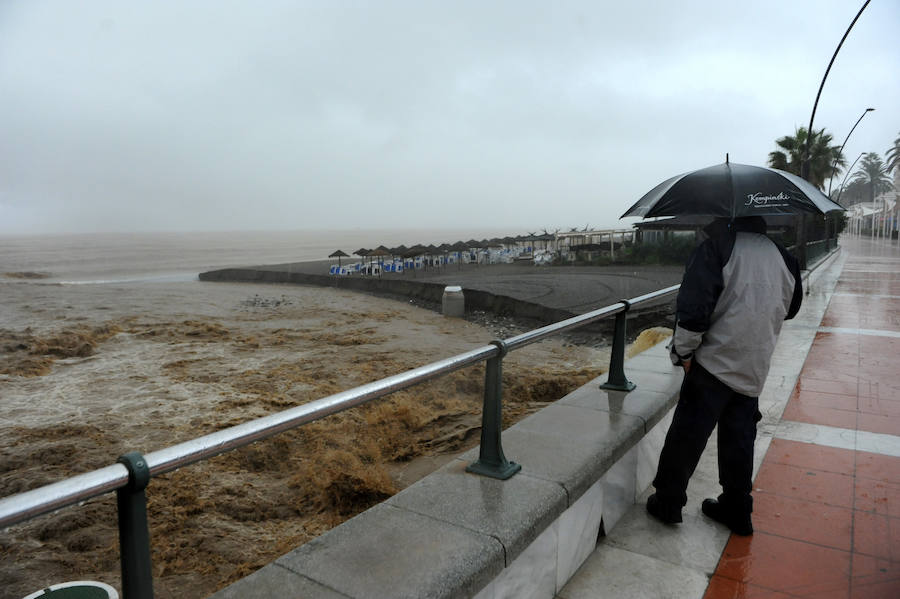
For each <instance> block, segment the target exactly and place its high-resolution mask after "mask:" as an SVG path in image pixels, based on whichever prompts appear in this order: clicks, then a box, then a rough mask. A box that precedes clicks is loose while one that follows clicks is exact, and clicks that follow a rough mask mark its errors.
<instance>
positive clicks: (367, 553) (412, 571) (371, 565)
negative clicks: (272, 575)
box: [275, 503, 505, 599]
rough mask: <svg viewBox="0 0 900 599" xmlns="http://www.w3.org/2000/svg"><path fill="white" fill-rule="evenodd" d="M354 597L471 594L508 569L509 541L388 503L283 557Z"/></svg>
mask: <svg viewBox="0 0 900 599" xmlns="http://www.w3.org/2000/svg"><path fill="white" fill-rule="evenodd" d="M275 563H276V564H277V565H279V566H281V567H283V568H287V569H288V570H290V571H291V572H293V573H295V574H298V575H301V576H304V577H306V578H309V579H310V580H313V581H316V582H317V583H319V584H321V585H323V586H324V587H326V588H329V589H334V590H335V591H337V592H339V593H343V594H344V595H346V596H348V597H352V598H354V599H364V598H373V599H382V598H384V597H391V598H395V599H403V598H409V599H413V598H419V597H435V598H442V597H446V598H450V597H470V596H472V595H474V594H475V593H476V592H478V591H479V590H480V589H481V588H482V587H484V586H486V585H487V584H488V583H489V582H490V581H491V580H493V578H494V577H495V576H497V575H498V574H499V573H500V571H501V570H502V569H503V567H504V565H505V563H504V558H503V547H502V546H501V544H500V543H499V542H498V541H497V539H494V538H492V537H491V536H489V533H487V532H486V531H485V532H482V531H479V530H477V529H465V528H462V527H459V526H454V525H451V524H448V523H447V522H443V521H440V520H436V519H434V518H430V517H428V516H424V515H420V514H418V513H415V512H413V511H409V510H405V509H401V508H398V507H396V506H394V505H388V504H386V503H382V504H379V505H376V506H375V507H373V508H371V509H369V510H367V511H365V512H363V513H362V514H360V515H358V516H356V517H355V518H352V519H351V520H348V521H347V522H344V523H343V524H341V525H340V526H338V527H337V528H334V529H332V530H330V531H328V532H327V533H325V534H324V535H322V536H320V537H318V538H316V539H313V540H312V541H310V542H308V543H306V544H305V545H303V546H302V547H299V548H298V549H295V550H294V551H292V552H290V553H288V554H287V555H284V556H282V557H280V558H278V560H277V561H276V562H275Z"/></svg>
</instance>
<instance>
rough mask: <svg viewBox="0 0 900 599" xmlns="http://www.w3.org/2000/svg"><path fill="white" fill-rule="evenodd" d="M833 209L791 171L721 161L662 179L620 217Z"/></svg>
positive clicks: (752, 214) (830, 202)
mask: <svg viewBox="0 0 900 599" xmlns="http://www.w3.org/2000/svg"><path fill="white" fill-rule="evenodd" d="M832 210H843V208H842V207H841V206H840V205H838V204H835V203H834V202H832V201H831V200H829V199H828V197H827V196H826V195H825V194H824V193H822V192H821V191H819V190H818V189H817V188H816V187H815V186H814V185H812V184H811V183H808V182H807V181H804V180H803V179H801V178H800V177H798V176H796V175H792V174H790V173H786V172H784V171H780V170H777V169H774V168H764V167H760V166H750V165H747V164H737V163H734V162H731V163H729V162H728V161H727V160H726V161H725V162H724V163H723V164H717V165H715V166H710V167H707V168H703V169H700V170H696V171H692V172H689V173H684V174H682V175H677V176H675V177H672V178H671V179H667V180H665V181H663V182H662V183H660V184H659V185H657V186H656V187H654V188H653V189H651V190H650V191H649V192H647V193H646V194H645V195H644V197H642V198H641V199H640V200H638V201H637V203H635V205H634V206H632V207H631V208H629V209H628V211H627V212H625V214H623V215H622V217H621V218H624V217H626V216H642V217H644V218H650V217H654V216H679V215H682V214H698V215H700V214H702V215H709V216H723V217H730V218H739V217H743V216H773V215H780V214H796V213H798V212H812V213H818V214H825V213H827V212H831V211H832Z"/></svg>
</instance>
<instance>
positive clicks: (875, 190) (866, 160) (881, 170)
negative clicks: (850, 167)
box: [852, 152, 894, 202]
mask: <svg viewBox="0 0 900 599" xmlns="http://www.w3.org/2000/svg"><path fill="white" fill-rule="evenodd" d="M887 173H888V169H887V167H886V166H885V164H884V162H882V161H881V156H879V155H878V154H876V153H875V152H869V153H868V154H866V155H865V156H863V157H862V160H861V161H860V163H859V170H857V171H856V172H855V173H853V179H852V180H853V181H860V182H861V183H864V184H866V185H867V186H868V188H869V201H870V202H874V201H875V196H877V195H879V194H881V193H884V192H886V191H890V190H891V189H893V188H894V185H893V183H892V182H891V179H890V177H888V176H887Z"/></svg>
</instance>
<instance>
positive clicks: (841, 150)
mask: <svg viewBox="0 0 900 599" xmlns="http://www.w3.org/2000/svg"><path fill="white" fill-rule="evenodd" d="M873 110H875V109H874V108H866V109H865V110H864V111H863V113H862V114H861V115H859V118H858V119H857V120H856V125H858V124H859V122H860V121H861V120H863V117H864V116H866V115H867V114H869V113H870V112H872V111H873ZM856 125H853V127H852V128H851V129H850V133H848V134H847V137H845V138H844V143H842V144H841V147H840V148H838V151H837V155H836V156H835V157H834V161H832V163H831V177H829V178H828V197H829V198H830V197H831V183H832V181H833V180H834V171H835V170H836V169H837V161H838V158H840V157H841V152H843V150H844V146H846V145H847V140H848V139H850V136H851V135H852V134H853V129H856Z"/></svg>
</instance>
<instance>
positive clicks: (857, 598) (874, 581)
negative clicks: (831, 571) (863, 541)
mask: <svg viewBox="0 0 900 599" xmlns="http://www.w3.org/2000/svg"><path fill="white" fill-rule="evenodd" d="M850 597H851V599H897V597H900V562H896V561H894V562H892V561H890V560H886V559H880V558H876V557H871V556H868V555H860V554H858V553H857V554H855V555H854V556H853V576H852V578H851V579H850Z"/></svg>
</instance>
